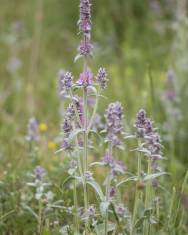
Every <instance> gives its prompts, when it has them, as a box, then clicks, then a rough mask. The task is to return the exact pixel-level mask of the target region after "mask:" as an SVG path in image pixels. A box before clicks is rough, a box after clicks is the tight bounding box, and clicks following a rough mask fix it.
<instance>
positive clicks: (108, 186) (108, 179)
mask: <svg viewBox="0 0 188 235" xmlns="http://www.w3.org/2000/svg"><path fill="white" fill-rule="evenodd" d="M108 152H109V154H110V155H112V144H111V143H109V150H108ZM110 183H111V179H110V173H108V176H107V184H106V202H109V189H110ZM104 224H105V230H104V231H105V232H104V234H105V235H108V208H107V210H106V215H105V221H104Z"/></svg>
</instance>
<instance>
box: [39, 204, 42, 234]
mask: <svg viewBox="0 0 188 235" xmlns="http://www.w3.org/2000/svg"><path fill="white" fill-rule="evenodd" d="M41 234H42V202H41V200H39V214H38V235H41Z"/></svg>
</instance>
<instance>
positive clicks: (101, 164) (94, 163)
mask: <svg viewBox="0 0 188 235" xmlns="http://www.w3.org/2000/svg"><path fill="white" fill-rule="evenodd" d="M92 166H105V163H104V162H92V163H91V164H90V165H89V167H92Z"/></svg>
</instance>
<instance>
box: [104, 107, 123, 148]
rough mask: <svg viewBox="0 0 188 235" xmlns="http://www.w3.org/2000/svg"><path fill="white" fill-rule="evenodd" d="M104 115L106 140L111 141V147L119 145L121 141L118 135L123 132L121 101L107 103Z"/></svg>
mask: <svg viewBox="0 0 188 235" xmlns="http://www.w3.org/2000/svg"><path fill="white" fill-rule="evenodd" d="M104 116H105V119H106V126H105V131H106V132H107V136H106V141H107V142H111V144H112V146H113V147H121V146H122V142H121V140H120V137H121V136H122V134H123V126H122V119H123V108H122V105H121V103H119V102H115V103H111V104H109V106H108V108H107V109H106V112H105V115H104Z"/></svg>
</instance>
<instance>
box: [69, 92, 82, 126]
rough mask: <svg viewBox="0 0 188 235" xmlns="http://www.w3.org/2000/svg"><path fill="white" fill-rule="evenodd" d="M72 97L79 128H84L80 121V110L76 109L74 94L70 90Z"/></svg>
mask: <svg viewBox="0 0 188 235" xmlns="http://www.w3.org/2000/svg"><path fill="white" fill-rule="evenodd" d="M70 96H71V99H72V103H73V108H74V112H75V114H76V119H77V122H78V124H79V126H80V127H82V123H81V120H80V117H79V113H78V110H77V107H76V103H75V99H74V97H73V94H72V91H71V90H70Z"/></svg>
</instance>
